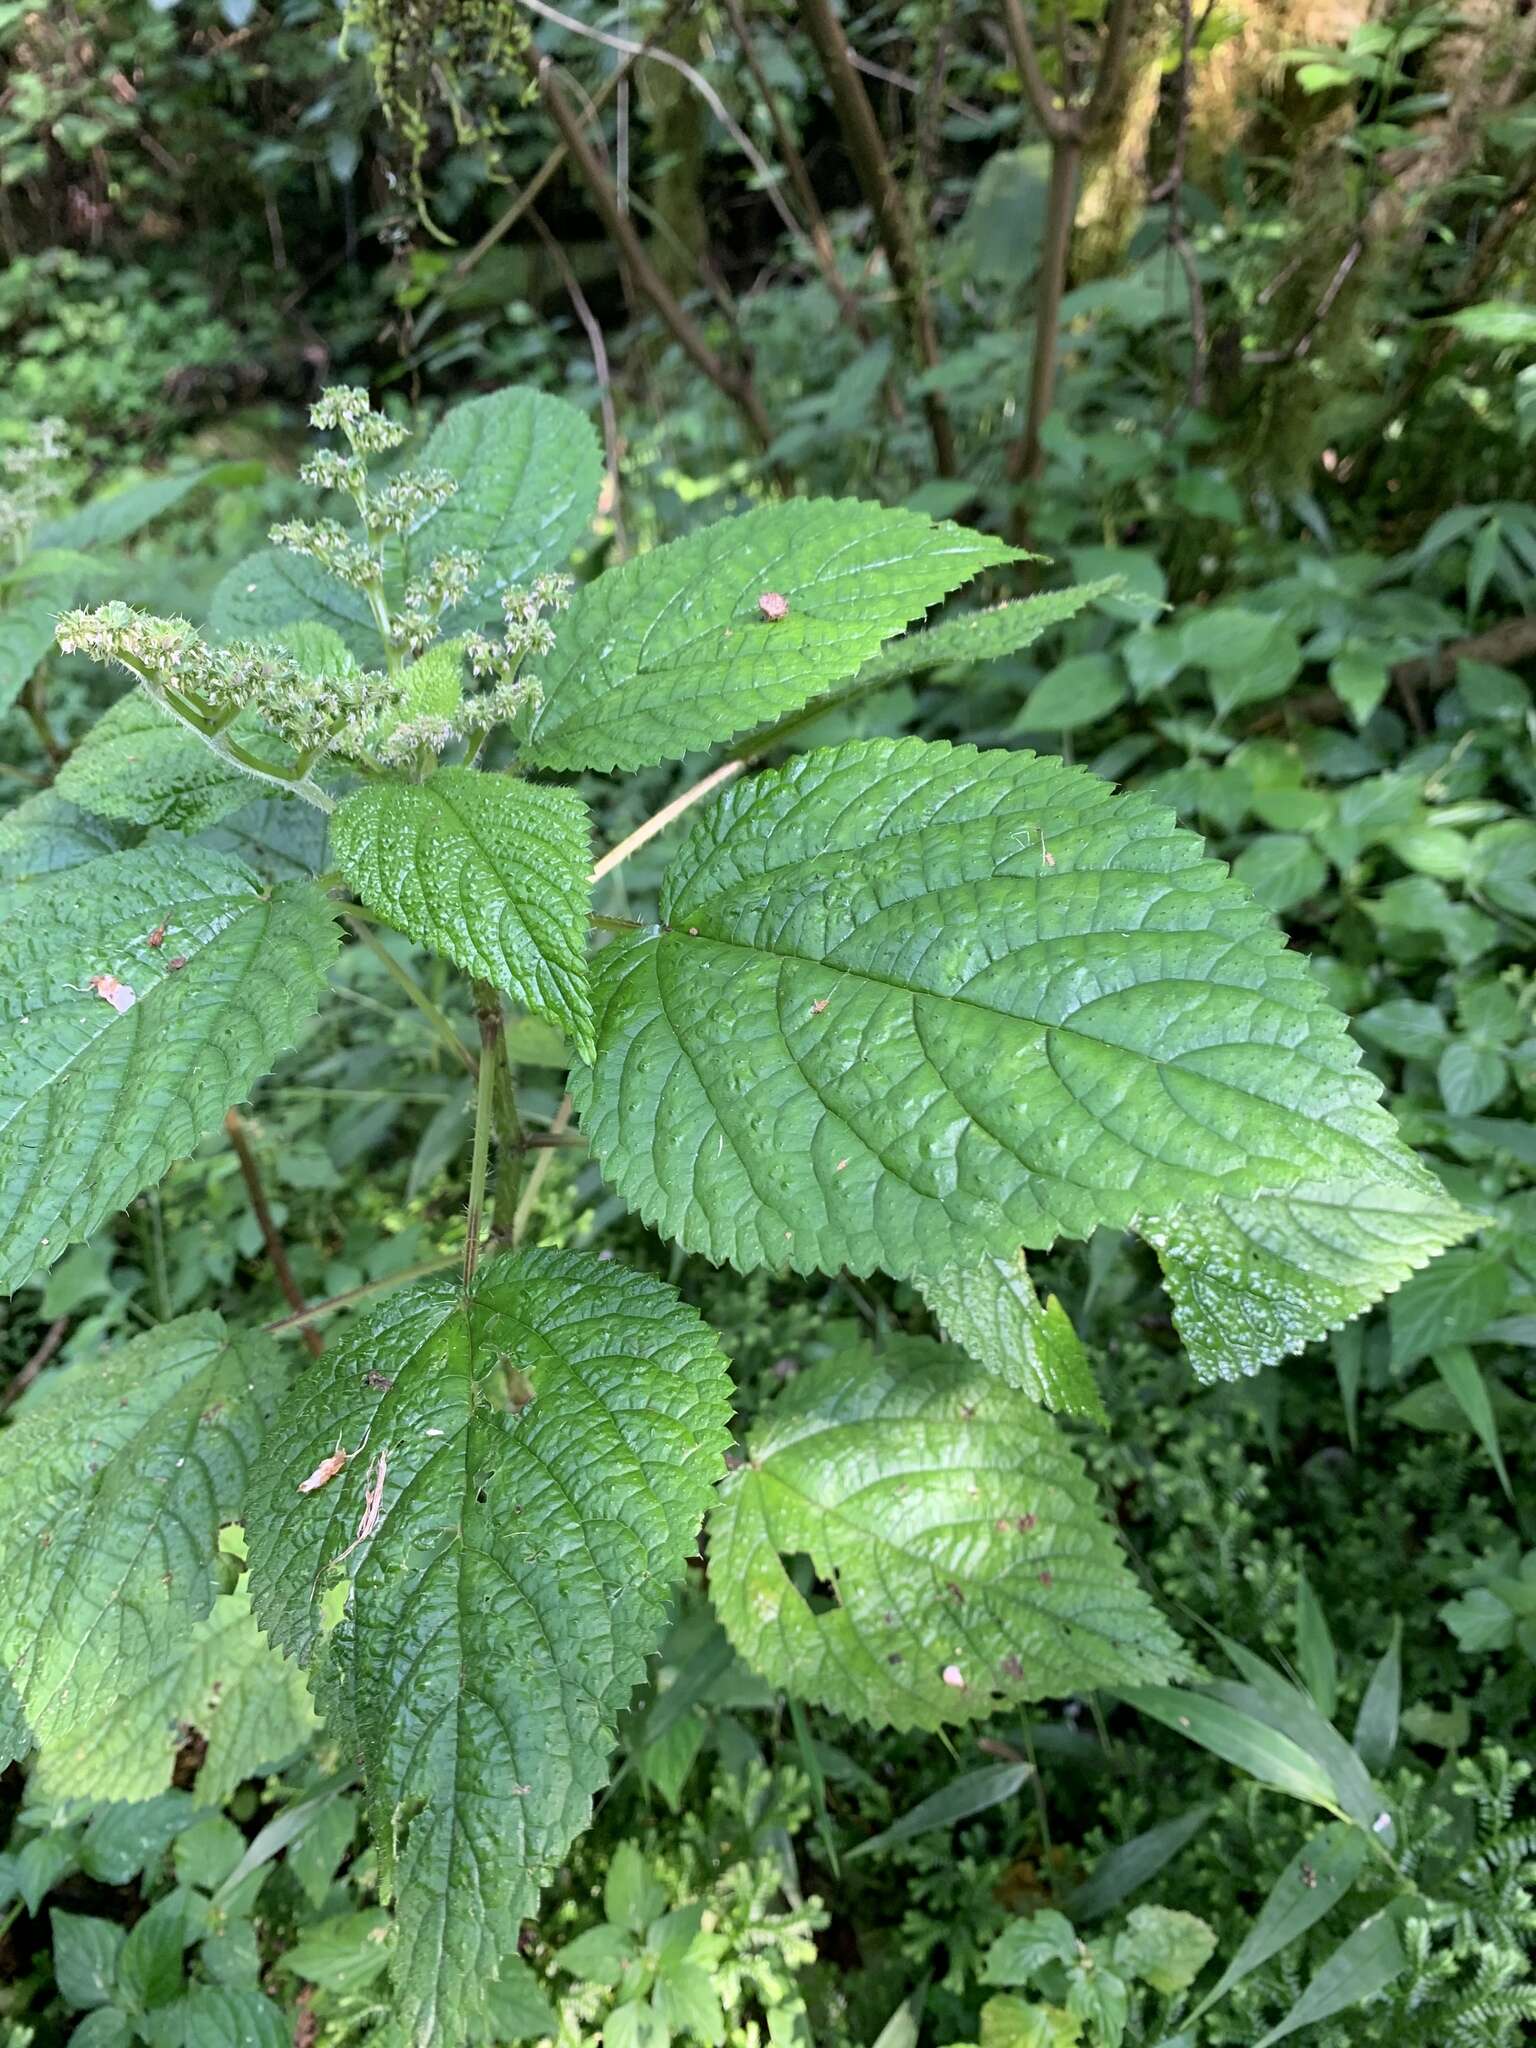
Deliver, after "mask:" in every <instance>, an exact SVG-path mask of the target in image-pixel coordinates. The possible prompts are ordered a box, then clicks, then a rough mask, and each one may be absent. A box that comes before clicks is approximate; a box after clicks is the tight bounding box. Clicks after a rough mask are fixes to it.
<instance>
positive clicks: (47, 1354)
mask: <svg viewBox="0 0 1536 2048" xmlns="http://www.w3.org/2000/svg"><path fill="white" fill-rule="evenodd" d="M68 1329H69V1317H68V1316H59V1317H57V1318H56V1319H55V1320H54V1321H53V1322H51V1323H50V1324H49V1325H48V1327H47V1329H46V1330H45V1331H44V1332H43V1341H42V1343H41V1344H39V1345H38V1347H37V1349H36V1350H35V1351H34V1352H33V1353H32V1356H31V1357H30V1358H29V1359H28V1360H27V1361H26V1363H25V1364H24V1365H21V1366H19V1367H18V1368H17V1370H16V1373H15V1376H14V1377H13V1378H12V1379H11V1380H10V1381H9V1382H8V1383H7V1384H6V1385H5V1386H3V1387H0V1409H4V1408H9V1407H10V1405H11V1403H12V1402H13V1401H19V1400H20V1399H21V1397H22V1395H23V1394H24V1393H25V1392H26V1391H27V1389H28V1387H30V1386H31V1384H32V1382H33V1381H34V1380H35V1379H36V1378H37V1376H38V1374H39V1373H40V1372H41V1371H42V1369H43V1367H44V1366H45V1365H46V1364H47V1363H48V1361H49V1359H50V1358H52V1356H53V1354H54V1353H55V1351H57V1350H58V1348H59V1346H60V1345H61V1344H62V1343H63V1342H64V1338H65V1335H66V1333H67V1332H68Z"/></svg>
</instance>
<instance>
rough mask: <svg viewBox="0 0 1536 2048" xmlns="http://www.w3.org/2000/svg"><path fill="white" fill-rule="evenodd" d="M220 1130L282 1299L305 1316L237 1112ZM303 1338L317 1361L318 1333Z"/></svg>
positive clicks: (321, 1347)
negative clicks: (237, 1167) (236, 1164)
mask: <svg viewBox="0 0 1536 2048" xmlns="http://www.w3.org/2000/svg"><path fill="white" fill-rule="evenodd" d="M224 1128H225V1130H226V1131H227V1132H228V1133H229V1142H230V1144H231V1145H232V1146H233V1147H234V1149H235V1157H236V1158H237V1159H238V1160H239V1162H240V1174H241V1178H242V1179H243V1180H244V1182H245V1192H246V1194H247V1195H248V1196H249V1197H250V1203H251V1212H252V1214H253V1215H254V1216H255V1218H256V1222H257V1224H258V1226H259V1227H260V1230H261V1235H262V1238H263V1239H264V1241H265V1243H266V1247H267V1257H268V1259H269V1260H270V1261H271V1264H272V1271H273V1272H274V1273H275V1274H276V1276H277V1284H278V1286H279V1287H280V1288H281V1289H282V1290H283V1298H284V1300H285V1301H287V1302H288V1303H289V1304H290V1306H291V1307H292V1308H294V1309H295V1310H296V1311H297V1312H298V1313H299V1314H300V1315H305V1314H307V1313H308V1304H307V1302H306V1301H305V1299H304V1295H303V1291H302V1289H301V1288H300V1286H299V1283H298V1281H297V1280H295V1279H294V1277H293V1268H292V1266H290V1265H289V1263H288V1248H287V1246H286V1245H285V1244H284V1243H283V1240H282V1236H281V1234H280V1233H279V1231H278V1227H277V1225H276V1224H275V1223H274V1222H273V1220H272V1211H271V1210H270V1209H269V1208H268V1207H267V1193H266V1189H265V1188H264V1187H263V1186H262V1182H261V1168H260V1167H259V1166H258V1165H257V1163H256V1154H255V1153H254V1152H253V1151H252V1150H251V1141H250V1138H249V1137H248V1136H247V1134H246V1128H245V1124H244V1123H243V1121H242V1120H241V1116H240V1112H239V1111H238V1110H235V1109H232V1110H231V1111H230V1112H229V1114H228V1116H226V1117H225V1119H224ZM303 1338H304V1344H305V1347H306V1349H307V1350H308V1351H309V1353H310V1356H311V1357H312V1358H318V1357H319V1356H320V1354H321V1352H322V1351H323V1350H324V1349H325V1345H324V1343H323V1341H322V1339H321V1337H320V1333H319V1331H318V1330H311V1329H309V1328H308V1327H307V1326H306V1327H305V1329H304V1331H303Z"/></svg>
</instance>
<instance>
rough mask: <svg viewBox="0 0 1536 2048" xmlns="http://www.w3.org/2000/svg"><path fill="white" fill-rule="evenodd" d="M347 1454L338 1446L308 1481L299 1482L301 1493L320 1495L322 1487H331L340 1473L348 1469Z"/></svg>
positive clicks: (320, 1463) (324, 1459) (317, 1467)
mask: <svg viewBox="0 0 1536 2048" xmlns="http://www.w3.org/2000/svg"><path fill="white" fill-rule="evenodd" d="M346 1463H347V1454H346V1452H345V1451H344V1450H343V1449H342V1448H341V1446H340V1445H339V1444H338V1445H337V1446H336V1449H335V1450H334V1451H332V1453H331V1455H330V1456H329V1457H328V1458H322V1459H321V1460H320V1462H319V1464H318V1465H317V1466H316V1467H315V1469H314V1471H313V1472H311V1473H310V1475H309V1477H308V1478H307V1479H301V1480H300V1481H299V1491H300V1493H318V1492H319V1491H320V1489H321V1487H322V1486H329V1485H330V1483H331V1481H332V1480H333V1479H334V1478H335V1477H336V1474H337V1473H338V1472H342V1471H344V1470H345V1469H346Z"/></svg>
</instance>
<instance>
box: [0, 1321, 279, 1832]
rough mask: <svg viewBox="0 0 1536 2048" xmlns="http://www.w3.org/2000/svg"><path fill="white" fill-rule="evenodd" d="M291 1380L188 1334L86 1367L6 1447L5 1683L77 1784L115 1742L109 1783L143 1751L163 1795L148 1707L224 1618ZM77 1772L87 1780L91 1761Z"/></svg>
mask: <svg viewBox="0 0 1536 2048" xmlns="http://www.w3.org/2000/svg"><path fill="white" fill-rule="evenodd" d="M285 1379H286V1367H285V1365H284V1361H283V1359H282V1356H281V1354H280V1353H279V1351H278V1349H277V1347H276V1346H275V1345H274V1344H273V1343H272V1341H271V1339H270V1338H268V1337H265V1336H263V1335H261V1334H260V1333H259V1332H245V1333H241V1334H236V1335H232V1334H230V1333H228V1332H227V1331H226V1330H225V1328H224V1325H223V1322H222V1321H221V1319H220V1318H219V1317H218V1316H217V1315H214V1314H212V1313H205V1314H199V1315H191V1316H182V1317H180V1318H178V1320H177V1321H175V1322H172V1323H165V1324H162V1325H161V1326H160V1327H159V1328H158V1329H155V1330H151V1331H148V1332H147V1333H146V1334H145V1335H143V1336H141V1337H135V1338H134V1339H132V1340H131V1341H130V1342H129V1343H126V1344H123V1345H120V1346H118V1347H117V1349H115V1350H114V1351H112V1352H110V1353H108V1354H107V1356H106V1357H105V1358H104V1359H103V1360H101V1361H100V1362H97V1361H89V1362H86V1363H83V1364H81V1365H78V1366H75V1367H74V1368H73V1369H72V1370H71V1371H70V1372H69V1373H68V1374H67V1375H65V1377H64V1378H63V1380H62V1382H61V1384H60V1385H59V1386H58V1388H57V1389H56V1390H55V1391H54V1392H53V1393H52V1395H51V1397H50V1398H49V1400H47V1401H46V1402H44V1403H42V1404H41V1405H40V1406H39V1407H38V1408H37V1409H36V1411H35V1412H34V1413H29V1414H27V1415H24V1416H23V1417H22V1418H21V1420H20V1421H18V1422H17V1423H15V1424H14V1425H13V1426H12V1427H11V1428H10V1429H8V1430H7V1431H6V1432H5V1434H4V1435H3V1436H0V1665H3V1666H4V1669H5V1670H6V1672H7V1673H8V1675H9V1679H10V1683H11V1685H12V1687H13V1688H14V1690H15V1693H16V1695H17V1697H18V1698H19V1700H20V1703H21V1706H22V1709H23V1711H24V1713H25V1716H26V1720H27V1725H28V1727H29V1729H30V1732H31V1734H32V1736H33V1737H34V1738H35V1739H36V1741H37V1743H38V1745H39V1747H40V1749H41V1750H42V1751H43V1752H44V1754H45V1755H47V1754H49V1753H55V1754H56V1755H57V1757H58V1760H59V1767H60V1770H61V1772H62V1774H63V1776H64V1777H65V1778H66V1779H67V1778H68V1777H69V1775H70V1759H71V1756H72V1753H73V1752H74V1751H76V1750H77V1749H82V1748H83V1749H85V1750H86V1751H87V1752H88V1751H89V1747H90V1745H91V1744H92V1742H94V1741H95V1740H96V1739H97V1738H98V1737H99V1736H100V1735H101V1733H102V1731H103V1730H105V1729H107V1728H109V1727H113V1724H116V1725H115V1727H114V1732H113V1736H112V1741H113V1745H114V1748H117V1749H118V1750H119V1752H120V1756H119V1761H118V1762H117V1763H114V1762H113V1761H112V1760H111V1759H108V1760H106V1761H105V1762H104V1763H103V1765H102V1775H103V1777H107V1776H111V1775H112V1773H113V1772H114V1771H115V1770H117V1769H118V1768H119V1766H120V1767H121V1769H122V1770H124V1771H126V1772H127V1773H129V1774H130V1775H131V1773H132V1772H133V1771H134V1770H135V1769H136V1768H139V1766H138V1764H137V1763H136V1762H135V1760H134V1759H133V1758H132V1756H131V1750H132V1747H133V1741H134V1738H135V1736H137V1737H138V1738H140V1739H142V1741H143V1743H144V1744H145V1745H146V1748H147V1750H148V1752H150V1753H151V1754H150V1756H149V1758H148V1761H149V1762H150V1763H151V1764H152V1765H153V1768H152V1769H151V1771H150V1775H151V1776H152V1777H158V1779H159V1784H158V1785H157V1786H156V1789H160V1787H161V1786H163V1784H164V1783H165V1782H166V1781H167V1780H168V1778H169V1766H170V1749H169V1745H168V1743H167V1739H166V1730H165V1728H164V1727H163V1725H162V1723H161V1721H160V1719H159V1717H158V1716H157V1714H156V1711H155V1708H154V1706H153V1704H151V1700H152V1695H153V1693H154V1690H155V1686H156V1683H157V1681H158V1678H159V1676H160V1674H161V1673H162V1672H163V1671H164V1670H165V1669H166V1667H167V1666H169V1665H171V1664H172V1663H173V1662H174V1661H175V1659H176V1658H177V1657H178V1656H180V1655H182V1654H184V1653H185V1649H186V1642H187V1638H188V1635H189V1633H190V1632H191V1631H192V1630H194V1628H195V1627H196V1625H197V1624H198V1623H200V1622H202V1621H203V1620H204V1619H205V1617H206V1616H207V1615H208V1614H209V1612H210V1610H211V1609H212V1607H213V1604H214V1598H215V1594H216V1592H217V1581H216V1575H215V1569H214V1559H215V1552H216V1549H217V1543H218V1532H219V1525H220V1523H221V1522H224V1521H229V1520H232V1519H233V1518H234V1517H235V1516H236V1515H237V1514H238V1513H239V1511H240V1506H241V1501H242V1498H243V1494H244V1490H245V1483H246V1477H247V1473H248V1472H249V1469H250V1466H251V1464H252V1461H253V1459H254V1457H255V1454H256V1450H257V1447H258V1445H259V1443H260V1441H261V1437H262V1434H263V1432H264V1430H265V1428H266V1426H267V1423H268V1421H269V1420H270V1417H271V1415H272V1414H273V1412H274V1411H275V1409H276V1407H277V1402H278V1398H279V1396H280V1394H281V1392H282V1389H283V1385H284V1382H285ZM132 1706H136V1707H137V1708H138V1709H139V1710H140V1713H139V1718H138V1719H137V1720H136V1721H134V1722H132V1723H131V1724H130V1723H128V1722H125V1721H123V1720H122V1719H121V1718H120V1717H121V1716H122V1715H123V1714H124V1712H125V1711H126V1710H128V1709H129V1708H130V1707H132ZM81 1768H82V1771H83V1773H84V1778H87V1779H89V1778H92V1774H93V1772H94V1770H95V1768H96V1767H95V1765H94V1764H93V1762H92V1760H91V1757H90V1755H89V1754H88V1753H87V1754H86V1755H85V1756H84V1757H83V1758H82V1760H81ZM83 1781H84V1780H82V1782H83ZM128 1781H129V1780H128V1778H127V1777H124V1778H122V1779H121V1780H120V1782H124V1783H126V1782H128ZM103 1796H110V1797H120V1798H129V1797H139V1796H148V1795H141V1794H139V1793H138V1792H113V1793H110V1794H103Z"/></svg>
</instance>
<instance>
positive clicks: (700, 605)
mask: <svg viewBox="0 0 1536 2048" xmlns="http://www.w3.org/2000/svg"><path fill="white" fill-rule="evenodd" d="M1018 559H1019V557H1018V553H1017V551H1016V550H1015V549H1013V548H1009V547H1006V546H1004V545H1003V543H1002V542H1001V541H998V540H994V539H992V538H990V537H989V536H987V535H984V534H979V533H969V532H967V531H966V530H965V529H964V528H963V527H958V526H950V525H947V524H944V525H937V524H935V523H934V522H933V521H932V520H930V519H925V518H923V517H922V515H921V514H920V513H916V512H903V511H897V510H892V509H889V508H888V507H885V506H881V505H866V504H861V503H858V502H853V501H847V500H835V499H829V498H815V499H808V500H806V499H799V500H795V501H794V502H792V503H787V504H781V505H764V506H760V507H759V508H758V509H757V510H756V511H754V512H746V513H743V514H742V515H741V516H740V517H739V518H735V519H720V520H717V521H716V522H715V523H714V525H712V526H707V527H705V528H703V529H702V530H701V531H700V532H698V533H691V534H689V535H688V536H687V537H686V539H683V540H675V541H669V542H668V543H667V544H666V545H665V546H663V547H659V548H655V549H653V550H652V551H651V553H649V554H647V555H639V556H636V557H635V559H634V560H632V561H629V562H625V563H624V564H623V565H622V566H621V567H619V568H617V569H612V570H610V571H609V572H608V574H607V575H605V576H601V577H599V578H598V580H597V581H596V582H595V583H589V584H587V585H585V586H584V587H583V588H582V589H581V590H579V591H578V592H577V593H576V596H575V598H574V599H573V600H572V603H571V605H570V608H569V610H567V611H566V612H564V613H562V614H561V616H560V618H559V620H558V621H557V623H556V635H555V645H554V649H553V651H552V652H551V653H550V654H549V655H547V656H546V657H544V658H543V659H542V660H541V661H540V663H539V675H540V678H541V680H542V682H543V686H544V698H543V702H542V704H541V706H540V708H539V711H538V713H537V715H536V717H535V719H534V721H533V727H532V731H531V733H530V736H529V740H528V745H527V750H526V751H527V753H528V755H529V758H530V759H532V760H534V761H536V762H538V763H539V764H540V765H541V766H543V767H546V768H599V769H613V768H640V767H645V766H647V765H648V764H649V763H651V762H653V761H661V760H665V759H667V758H668V757H670V756H674V755H678V754H685V753H688V752H690V751H691V750H693V749H695V748H699V747H707V746H712V745H713V744H714V743H715V742H716V741H719V740H727V739H730V738H731V737H732V735H733V734H735V733H738V732H743V731H745V730H746V729H747V728H748V727H750V726H756V725H761V724H763V723H765V722H766V721H767V720H770V719H774V718H778V717H782V716H783V715H784V714H786V713H787V712H791V711H796V710H798V709H799V708H800V706H801V705H802V704H805V703H807V702H809V700H810V699H811V698H813V697H815V696H817V695H818V694H819V693H820V692H821V691H823V690H826V689H828V688H830V687H831V685H832V684H833V683H838V682H842V681H844V680H846V679H847V678H848V677H850V676H853V675H855V674H857V672H858V671H859V669H860V668H862V667H863V665H864V664H865V663H866V662H867V661H868V660H869V659H870V658H871V656H873V655H874V654H875V653H876V652H877V651H878V649H879V648H880V646H881V644H882V642H884V641H886V640H889V639H890V638H891V636H892V634H894V633H899V632H900V631H901V629H902V628H903V627H904V626H907V625H910V624H911V622H912V621H913V620H914V619H917V618H921V616H922V615H923V613H924V612H926V611H927V609H928V608H929V606H930V605H933V604H937V602H938V601H939V599H940V598H941V597H945V596H947V595H948V594H949V592H950V591H952V590H957V589H958V588H959V587H960V586H961V584H963V583H968V582H969V581H970V580H971V578H972V577H973V576H975V575H977V574H978V573H979V572H980V571H981V570H983V569H989V568H994V567H996V566H997V565H999V564H1000V563H1003V562H1011V561H1016V560H1018ZM781 607H782V609H781Z"/></svg>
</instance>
